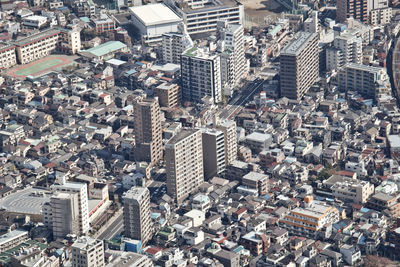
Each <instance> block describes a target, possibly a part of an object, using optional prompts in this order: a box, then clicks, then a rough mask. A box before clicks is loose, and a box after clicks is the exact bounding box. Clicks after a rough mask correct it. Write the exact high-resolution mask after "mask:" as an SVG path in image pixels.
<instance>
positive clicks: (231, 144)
mask: <svg viewBox="0 0 400 267" xmlns="http://www.w3.org/2000/svg"><path fill="white" fill-rule="evenodd" d="M216 128H217V129H218V130H220V131H222V132H223V133H224V140H225V145H224V148H225V167H226V166H228V165H229V164H230V163H232V162H233V161H234V160H236V157H237V134H236V122H235V121H230V120H227V121H223V122H218V123H216Z"/></svg>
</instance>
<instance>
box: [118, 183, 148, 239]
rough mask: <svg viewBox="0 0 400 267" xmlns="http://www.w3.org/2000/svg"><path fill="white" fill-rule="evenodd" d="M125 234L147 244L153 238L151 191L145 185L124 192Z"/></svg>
mask: <svg viewBox="0 0 400 267" xmlns="http://www.w3.org/2000/svg"><path fill="white" fill-rule="evenodd" d="M122 199H123V203H124V235H125V236H127V237H129V238H132V239H136V240H140V241H141V242H142V244H143V245H144V244H146V243H147V241H149V240H150V239H151V235H152V224H151V217H150V193H149V190H148V189H147V188H145V187H136V186H134V187H132V188H131V189H130V190H128V191H127V192H125V193H124V195H123V197H122Z"/></svg>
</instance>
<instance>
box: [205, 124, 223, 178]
mask: <svg viewBox="0 0 400 267" xmlns="http://www.w3.org/2000/svg"><path fill="white" fill-rule="evenodd" d="M202 136H203V137H202V139H203V165H204V178H205V179H207V180H208V179H210V178H213V177H215V176H218V175H221V174H222V173H223V172H224V171H225V140H224V133H223V132H221V131H218V130H215V129H204V130H203V133H202Z"/></svg>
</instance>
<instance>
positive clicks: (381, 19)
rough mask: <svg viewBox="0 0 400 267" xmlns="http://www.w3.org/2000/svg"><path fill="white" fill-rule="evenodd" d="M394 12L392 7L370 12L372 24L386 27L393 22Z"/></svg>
mask: <svg viewBox="0 0 400 267" xmlns="http://www.w3.org/2000/svg"><path fill="white" fill-rule="evenodd" d="M392 16H393V12H392V8H391V7H386V8H378V9H373V10H371V12H370V17H369V19H370V22H369V23H370V24H372V25H385V24H389V23H390V22H391V20H392Z"/></svg>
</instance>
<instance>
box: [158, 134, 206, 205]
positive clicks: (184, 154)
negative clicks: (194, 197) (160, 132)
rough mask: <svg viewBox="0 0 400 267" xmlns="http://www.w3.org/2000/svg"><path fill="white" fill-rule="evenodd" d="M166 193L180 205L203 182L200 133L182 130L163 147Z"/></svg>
mask: <svg viewBox="0 0 400 267" xmlns="http://www.w3.org/2000/svg"><path fill="white" fill-rule="evenodd" d="M165 160H166V172H167V192H168V194H169V195H170V196H171V197H172V198H174V199H175V201H176V202H177V203H178V205H180V204H181V203H182V202H183V201H184V200H185V199H186V198H187V197H188V196H189V195H190V194H192V193H194V192H196V190H197V189H198V188H199V186H200V185H201V184H202V183H203V182H204V173H203V149H202V133H201V131H200V130H196V129H182V130H181V131H180V132H179V133H177V134H176V135H175V136H174V137H172V138H171V139H170V140H169V141H168V143H167V144H166V145H165Z"/></svg>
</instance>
